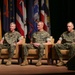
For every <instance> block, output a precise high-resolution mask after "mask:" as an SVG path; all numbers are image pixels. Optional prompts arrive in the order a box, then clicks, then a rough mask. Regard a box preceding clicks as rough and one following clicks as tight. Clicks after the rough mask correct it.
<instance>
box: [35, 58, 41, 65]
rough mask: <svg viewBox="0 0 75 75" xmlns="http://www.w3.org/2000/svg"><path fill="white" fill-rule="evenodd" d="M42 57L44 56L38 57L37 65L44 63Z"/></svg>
mask: <svg viewBox="0 0 75 75" xmlns="http://www.w3.org/2000/svg"><path fill="white" fill-rule="evenodd" d="M41 59H42V57H41V58H39V59H38V62H37V63H36V66H41V65H42V62H41Z"/></svg>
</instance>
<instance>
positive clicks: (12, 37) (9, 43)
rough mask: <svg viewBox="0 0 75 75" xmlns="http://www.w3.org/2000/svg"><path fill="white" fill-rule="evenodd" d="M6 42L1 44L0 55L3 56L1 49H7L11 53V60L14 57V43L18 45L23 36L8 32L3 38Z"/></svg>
mask: <svg viewBox="0 0 75 75" xmlns="http://www.w3.org/2000/svg"><path fill="white" fill-rule="evenodd" d="M2 39H3V40H4V42H3V44H0V55H1V49H2V48H7V49H8V52H9V58H12V57H13V54H14V50H15V48H16V47H15V45H14V43H17V42H18V41H19V40H20V39H21V35H20V33H19V32H17V31H15V32H7V33H6V34H5V35H4V37H3V38H2Z"/></svg>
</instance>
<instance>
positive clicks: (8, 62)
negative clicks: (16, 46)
mask: <svg viewBox="0 0 75 75" xmlns="http://www.w3.org/2000/svg"><path fill="white" fill-rule="evenodd" d="M6 65H7V66H9V65H11V58H9V59H8V61H7V63H6Z"/></svg>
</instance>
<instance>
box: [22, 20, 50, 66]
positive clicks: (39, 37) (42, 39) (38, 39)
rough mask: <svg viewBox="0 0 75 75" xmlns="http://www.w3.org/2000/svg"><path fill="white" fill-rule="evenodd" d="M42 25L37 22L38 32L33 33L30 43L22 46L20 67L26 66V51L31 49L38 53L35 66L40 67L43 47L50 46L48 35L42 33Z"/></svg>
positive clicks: (44, 32)
mask: <svg viewBox="0 0 75 75" xmlns="http://www.w3.org/2000/svg"><path fill="white" fill-rule="evenodd" d="M43 26H44V23H43V22H41V21H40V22H38V25H37V28H38V31H37V32H35V33H33V35H32V38H31V43H30V44H27V45H23V51H24V61H23V63H22V64H21V66H24V65H28V61H27V56H28V49H31V48H32V49H33V48H36V49H37V50H38V52H39V54H38V56H39V59H38V62H37V63H36V65H37V66H40V65H41V64H42V63H41V59H42V57H43V53H44V48H45V47H44V45H45V44H50V42H49V40H48V39H49V38H50V35H49V33H48V32H46V31H44V29H43Z"/></svg>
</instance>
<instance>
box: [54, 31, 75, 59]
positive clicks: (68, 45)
mask: <svg viewBox="0 0 75 75" xmlns="http://www.w3.org/2000/svg"><path fill="white" fill-rule="evenodd" d="M59 39H60V40H62V44H55V46H54V48H55V50H56V52H57V54H58V56H59V58H61V57H62V54H61V52H60V50H61V49H63V50H64V49H67V50H70V52H69V56H70V57H71V56H73V55H74V54H75V30H74V31H73V32H68V31H66V32H64V33H63V34H62V35H61V37H60V38H59Z"/></svg>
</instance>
